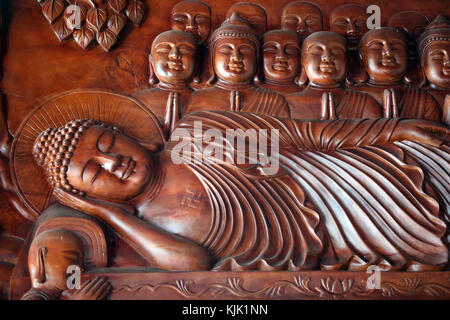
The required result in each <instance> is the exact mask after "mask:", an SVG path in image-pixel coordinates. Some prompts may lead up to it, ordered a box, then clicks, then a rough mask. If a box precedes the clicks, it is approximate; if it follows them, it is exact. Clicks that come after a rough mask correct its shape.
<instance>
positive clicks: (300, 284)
mask: <svg viewBox="0 0 450 320" xmlns="http://www.w3.org/2000/svg"><path fill="white" fill-rule="evenodd" d="M313 280H316V281H312V280H311V278H310V277H303V276H295V277H294V278H293V281H288V280H279V281H275V282H272V283H265V284H264V285H263V286H262V287H261V288H260V289H258V290H249V289H247V288H245V286H244V280H243V279H241V278H227V279H226V281H225V283H210V284H207V285H206V286H205V287H203V288H202V289H200V290H195V288H194V287H195V285H196V283H195V281H193V280H176V281H175V284H173V283H158V284H154V285H152V284H141V285H137V286H134V287H132V286H130V285H122V286H119V287H117V288H114V289H113V292H115V293H120V292H121V291H127V292H129V293H134V292H139V291H141V290H148V291H150V292H152V293H153V292H156V291H157V290H159V289H162V288H166V289H172V290H173V291H174V292H176V293H178V294H179V295H181V296H183V297H184V298H188V299H192V298H205V297H212V298H221V297H238V298H242V299H264V298H288V297H289V298H292V297H297V298H302V297H303V298H304V297H309V298H322V299H345V298H361V297H369V298H381V297H385V298H391V297H397V298H402V297H411V296H417V295H419V294H420V295H422V296H423V295H424V296H429V297H432V298H436V297H440V298H444V297H449V296H450V287H447V286H445V285H444V284H438V283H433V282H430V283H423V282H422V280H423V279H420V278H405V279H404V284H397V283H393V282H384V283H382V284H381V288H380V290H377V289H369V288H368V286H367V285H366V281H365V280H360V281H359V283H357V281H356V279H355V278H352V277H350V278H343V279H341V278H334V277H326V278H319V279H313ZM447 280H450V279H447ZM312 283H315V284H312ZM197 286H198V284H197Z"/></svg>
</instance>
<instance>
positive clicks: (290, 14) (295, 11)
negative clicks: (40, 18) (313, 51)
mask: <svg viewBox="0 0 450 320" xmlns="http://www.w3.org/2000/svg"><path fill="white" fill-rule="evenodd" d="M281 28H282V29H287V30H291V31H294V32H297V34H298V35H299V37H300V38H301V39H302V40H303V39H305V38H306V37H307V36H309V35H310V34H311V33H313V32H316V31H321V30H323V24H322V12H321V11H320V9H319V8H317V7H316V6H314V5H312V4H309V3H306V2H293V3H291V4H288V5H287V6H286V7H285V8H284V9H283V13H282V14H281Z"/></svg>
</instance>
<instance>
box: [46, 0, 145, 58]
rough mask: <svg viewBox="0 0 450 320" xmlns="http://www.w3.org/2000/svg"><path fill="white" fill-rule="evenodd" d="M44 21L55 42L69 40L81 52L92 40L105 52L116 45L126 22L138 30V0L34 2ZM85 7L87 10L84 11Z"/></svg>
mask: <svg viewBox="0 0 450 320" xmlns="http://www.w3.org/2000/svg"><path fill="white" fill-rule="evenodd" d="M38 2H39V3H40V4H41V7H42V12H43V14H44V16H45V18H46V19H47V20H48V21H49V22H50V24H51V26H52V28H53V30H54V32H55V34H56V36H57V37H58V40H59V41H63V40H68V39H69V38H70V36H71V35H72V34H73V40H75V41H76V42H77V44H78V45H79V46H80V47H81V48H83V49H87V48H88V47H91V46H90V44H92V43H95V42H93V41H94V39H96V40H97V43H98V44H99V46H100V47H101V48H102V49H103V50H105V51H109V50H110V49H111V47H112V46H113V45H114V44H115V43H116V41H117V37H118V36H119V34H120V32H121V31H122V30H123V29H124V28H125V25H126V23H127V17H128V19H129V20H130V21H131V22H132V23H133V24H134V25H135V26H139V25H140V24H141V23H142V20H143V18H144V4H143V2H142V1H140V0H105V1H89V2H87V1H86V2H82V3H77V4H71V3H73V2H70V1H64V0H45V1H42V0H38ZM86 6H87V7H86Z"/></svg>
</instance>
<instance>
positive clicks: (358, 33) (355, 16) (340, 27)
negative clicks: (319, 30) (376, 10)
mask: <svg viewBox="0 0 450 320" xmlns="http://www.w3.org/2000/svg"><path fill="white" fill-rule="evenodd" d="M366 20H367V14H366V9H365V8H364V7H362V6H360V5H357V4H355V5H343V6H340V7H337V8H336V9H334V10H333V12H332V13H331V16H330V31H333V32H336V33H339V34H340V35H342V36H344V37H345V38H346V39H347V41H348V44H349V46H350V48H356V47H357V46H358V43H359V40H360V39H361V37H362V36H363V35H364V34H365V33H366V32H367V25H366Z"/></svg>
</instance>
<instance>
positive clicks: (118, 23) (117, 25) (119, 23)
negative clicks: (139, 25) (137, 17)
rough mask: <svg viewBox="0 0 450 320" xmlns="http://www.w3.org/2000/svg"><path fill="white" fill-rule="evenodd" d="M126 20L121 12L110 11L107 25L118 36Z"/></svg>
mask: <svg viewBox="0 0 450 320" xmlns="http://www.w3.org/2000/svg"><path fill="white" fill-rule="evenodd" d="M126 22H127V18H126V17H125V15H124V14H123V13H119V14H118V13H111V15H110V16H109V18H108V23H107V26H108V29H109V30H111V31H112V32H113V33H114V34H115V35H116V36H118V35H119V33H120V31H122V29H123V27H125V23H126Z"/></svg>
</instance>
